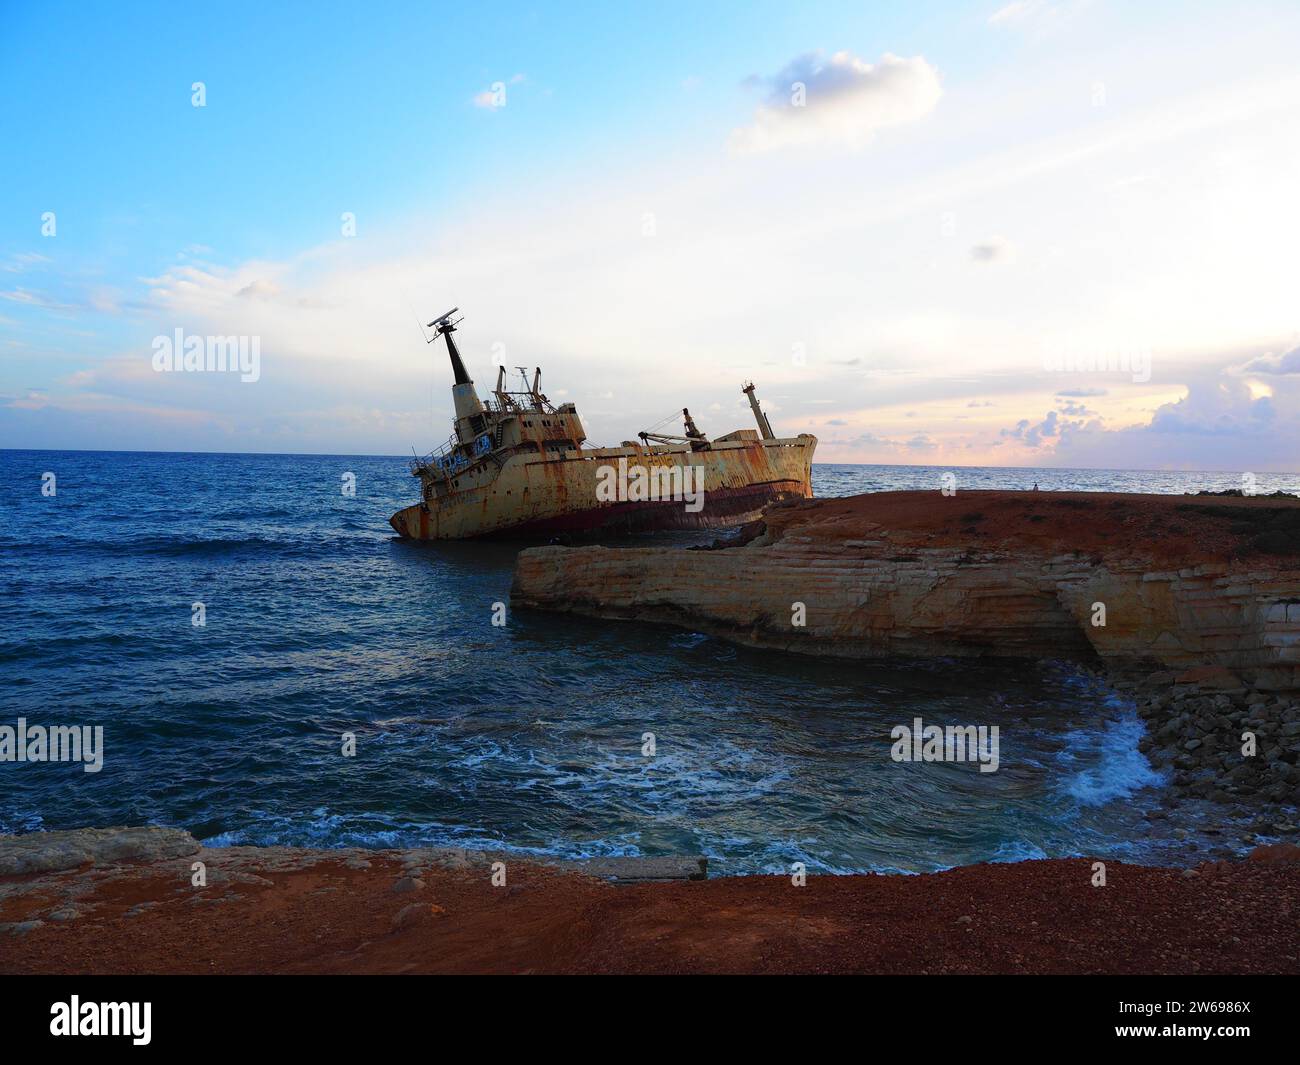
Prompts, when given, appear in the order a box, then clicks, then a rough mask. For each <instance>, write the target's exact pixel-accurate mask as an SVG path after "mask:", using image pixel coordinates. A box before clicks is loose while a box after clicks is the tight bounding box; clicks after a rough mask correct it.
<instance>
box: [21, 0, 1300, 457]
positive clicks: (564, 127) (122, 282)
mask: <svg viewBox="0 0 1300 1065" xmlns="http://www.w3.org/2000/svg"><path fill="white" fill-rule="evenodd" d="M467 8H470V5H455V6H451V5H446V6H444V5H429V4H375V5H364V6H363V5H346V4H312V5H307V4H257V5H253V4H224V5H221V6H220V7H219V8H217V9H212V8H208V7H202V6H196V5H186V6H183V7H175V6H172V5H161V4H160V5H152V4H139V3H128V4H124V5H114V6H112V7H109V6H107V5H94V4H58V3H53V4H50V3H42V4H25V3H15V2H12V0H11V2H8V3H6V4H4V5H3V6H2V7H0V137H2V138H3V143H4V145H5V162H4V166H3V167H0V446H5V447H24V446H32V447H86V448H95V447H105V448H116V447H121V448H162V449H168V450H233V451H245V450H247V451H329V452H347V451H372V452H381V453H403V452H405V451H407V450H408V449H409V448H410V447H411V446H415V447H416V448H417V449H419V450H423V449H425V448H427V447H429V446H431V445H432V444H433V443H435V442H436V441H437V440H439V439H441V438H442V437H444V436H445V435H446V433H447V431H448V429H449V425H448V418H449V413H450V404H449V400H448V395H447V385H448V383H449V382H448V376H447V372H446V367H445V366H444V365H443V360H442V358H441V353H440V352H439V354H438V355H437V356H436V357H435V356H433V355H432V354H431V352H430V350H429V349H427V348H425V346H424V344H423V342H422V340H421V338H420V336H419V333H418V330H417V329H416V326H415V323H414V319H413V314H415V313H418V314H420V315H422V316H427V315H431V314H432V313H434V312H435V311H441V310H443V309H445V307H444V305H446V306H449V305H451V304H452V303H460V304H461V305H462V308H463V309H464V310H465V312H466V314H467V321H466V324H465V328H464V332H463V333H462V339H463V344H464V347H465V348H466V350H467V354H468V356H469V357H470V359H471V361H472V366H471V370H472V372H473V373H474V374H475V376H476V378H477V380H478V382H479V384H480V386H482V387H486V386H487V385H488V384H489V383H490V379H491V377H492V376H493V369H492V359H493V353H494V352H496V353H504V354H503V355H502V356H501V357H503V358H504V360H505V361H506V362H508V363H509V364H510V365H515V364H516V363H518V364H528V365H533V364H535V363H537V362H540V363H541V365H542V367H543V373H544V378H543V380H544V383H546V384H547V387H548V390H549V391H550V393H551V395H552V397H553V398H557V397H558V396H559V395H560V394H561V393H563V394H564V397H565V398H568V399H572V400H574V401H575V402H577V403H578V404H579V409H580V410H581V411H583V412H584V414H585V415H586V417H587V421H588V423H589V425H590V428H591V430H592V435H593V437H594V438H596V440H597V442H601V443H616V442H618V440H620V439H623V438H625V437H629V436H631V435H633V434H634V433H635V432H636V431H637V430H638V429H640V428H643V427H644V425H645V424H648V423H649V422H650V421H657V420H658V419H659V417H661V416H662V415H663V414H664V413H665V412H666V411H667V410H670V409H672V408H673V407H680V406H681V405H683V404H684V403H685V404H689V405H691V406H692V408H693V409H695V410H698V411H701V412H705V413H704V414H703V415H702V417H703V419H704V420H705V421H707V422H709V423H710V424H708V425H707V426H706V428H707V429H709V430H710V431H726V430H728V429H731V428H733V427H735V426H737V425H744V424H747V420H746V415H745V411H744V408H743V397H741V396H740V394H739V387H738V386H739V384H740V382H741V380H742V379H744V378H748V377H754V378H756V379H757V380H758V382H759V386H760V395H762V396H763V397H764V400H765V403H767V405H768V406H769V408H770V410H771V412H772V414H773V420H774V422H775V423H776V424H777V426H778V428H779V429H780V430H782V431H784V432H789V433H794V432H800V431H805V432H815V433H816V434H817V435H818V436H819V437H820V438H821V439H822V447H821V450H820V451H819V457H820V458H823V459H826V460H834V459H839V460H842V461H853V460H860V461H896V462H910V461H917V462H938V461H942V462H966V463H992V462H1004V463H1006V464H1009V465H1011V464H1015V465H1023V464H1034V463H1043V464H1057V465H1067V464H1068V465H1153V466H1180V465H1181V466H1187V467H1192V468H1204V467H1206V466H1208V465H1214V466H1215V467H1216V468H1238V467H1242V468H1258V469H1295V468H1296V466H1297V465H1300V461H1298V456H1300V446H1297V436H1296V429H1295V423H1296V422H1297V421H1300V418H1295V417H1292V415H1294V414H1297V413H1300V405H1297V396H1296V384H1297V374H1295V373H1293V372H1288V367H1290V366H1291V362H1290V361H1288V354H1289V353H1290V352H1291V351H1292V350H1294V349H1295V348H1296V347H1297V345H1298V343H1300V333H1298V330H1300V322H1297V306H1300V301H1297V300H1295V299H1294V296H1293V294H1292V295H1291V296H1290V297H1288V295H1287V288H1288V286H1287V285H1286V284H1285V283H1284V278H1283V274H1284V272H1285V271H1286V270H1287V269H1290V265H1289V264H1290V263H1291V262H1292V260H1293V257H1294V256H1293V249H1294V247H1295V239H1296V237H1298V236H1300V230H1298V228H1297V227H1298V225H1300V223H1297V221H1296V217H1297V214H1298V213H1297V212H1296V211H1295V209H1294V191H1293V190H1294V188H1295V187H1297V178H1298V177H1300V148H1297V143H1300V138H1297V135H1296V134H1297V129H1300V87H1297V84H1296V76H1295V73H1294V72H1295V64H1294V55H1295V49H1296V45H1297V43H1300V11H1298V10H1297V9H1296V7H1295V5H1294V4H1281V3H1278V4H1245V5H1232V6H1228V5H1223V4H1195V3H1192V4H1173V3H1152V4H1143V5H1141V6H1140V10H1134V9H1133V6H1132V5H1119V4H1109V3H1104V2H1101V0H1095V2H1091V3H1089V2H1084V0H1073V2H1071V0H1062V2H1052V0H1015V2H1011V3H999V2H998V0H992V2H990V3H945V4H916V3H908V4H904V3H898V4H865V3H852V4H850V3H844V4H816V3H813V4H797V5H796V4H789V3H770V4H762V3H760V4H750V3H747V4H728V3H723V4H711V5H699V4H680V5H672V4H667V5H665V4H654V5H645V6H644V7H640V8H638V7H634V6H633V5H623V4H591V5H586V4H565V5H558V4H557V5H535V4H522V5H516V4H510V3H493V4H490V5H473V9H467ZM837 57H838V58H837ZM794 81H801V82H803V83H805V84H806V87H807V92H808V101H807V105H806V106H804V107H800V108H793V107H792V106H790V103H791V101H790V99H789V88H790V85H791V83H793V82H794ZM195 82H202V83H203V84H204V90H205V93H206V100H205V106H203V107H194V106H192V100H191V97H192V89H191V86H192V84H193V83H195ZM498 83H499V84H501V85H504V87H505V95H504V100H503V101H502V100H501V99H500V98H499V97H498V99H497V101H496V102H493V100H492V99H490V94H491V91H492V86H493V85H494V84H498ZM484 94H488V95H487V96H485V95H484ZM502 103H503V104H504V105H501V104H502ZM45 212H54V215H55V219H56V233H55V235H53V236H43V235H42V216H43V215H44V214H45ZM345 212H346V213H349V214H350V215H352V216H354V217H355V220H356V221H355V226H356V229H355V235H354V236H344V235H343V233H342V231H341V224H340V223H341V217H342V216H343V214H344V213H345ZM1290 287H1292V288H1293V286H1290ZM177 328H181V329H184V330H185V331H187V332H188V333H197V334H220V335H235V334H238V335H255V336H257V337H258V338H259V340H260V343H261V358H262V366H263V372H262V374H261V376H260V379H259V380H258V381H256V382H251V383H241V382H238V381H237V380H228V379H224V378H221V379H219V378H216V377H212V376H210V375H208V376H205V375H200V374H195V375H185V374H174V375H169V374H158V373H155V372H154V371H153V369H152V368H151V366H150V356H151V343H152V342H153V340H154V338H155V337H157V336H160V335H163V336H166V335H170V334H172V333H173V331H174V330H175V329H177ZM1063 353H1064V355H1065V356H1066V357H1067V358H1069V359H1075V360H1077V361H1079V362H1081V363H1082V362H1086V361H1087V360H1089V359H1092V360H1094V362H1095V361H1096V360H1098V359H1100V360H1101V361H1102V362H1103V363H1104V362H1105V360H1106V359H1109V360H1110V362H1111V363H1114V362H1115V361H1116V359H1117V358H1120V359H1122V360H1124V361H1125V365H1127V363H1128V361H1129V360H1132V361H1141V360H1142V359H1145V360H1148V361H1149V365H1150V372H1149V374H1141V373H1139V374H1133V373H1127V374H1126V373H1119V372H1116V371H1115V370H1102V371H1097V370H1087V371H1083V370H1079V371H1061V370H1059V369H1057V370H1055V371H1052V370H1049V369H1045V367H1046V366H1047V364H1048V361H1050V360H1048V361H1045V355H1054V356H1055V357H1057V361H1058V364H1059V362H1060V356H1061V355H1062V354H1063ZM475 360H476V361H475ZM1293 361H1294V360H1293ZM1090 365H1091V364H1090ZM1141 377H1145V378H1146V379H1145V380H1136V379H1135V378H1141ZM1139 453H1140V454H1142V455H1144V456H1146V457H1145V459H1144V460H1143V461H1133V460H1130V461H1127V462H1125V461H1123V459H1124V457H1125V456H1127V455H1137V454H1139Z"/></svg>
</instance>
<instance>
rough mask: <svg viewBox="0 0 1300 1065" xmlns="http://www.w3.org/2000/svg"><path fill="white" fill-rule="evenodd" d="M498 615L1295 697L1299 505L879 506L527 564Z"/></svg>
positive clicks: (802, 512)
mask: <svg viewBox="0 0 1300 1065" xmlns="http://www.w3.org/2000/svg"><path fill="white" fill-rule="evenodd" d="M512 598H513V600H514V603H515V605H516V606H519V607H531V608H537V609H543V610H554V611H568V612H573V613H579V614H586V615H591V616H595V617H604V618H629V619H639V620H645V621H656V622H668V623H672V624H676V625H681V626H685V627H689V628H691V629H694V630H697V631H703V632H708V633H711V634H714V635H717V636H721V637H724V638H727V639H731V640H735V641H737V642H740V643H745V644H750V645H753V646H760V647H775V648H781V649H782V650H787V651H797V652H807V653H813V654H819V655H834V656H841V657H851V658H858V657H863V658H866V657H882V656H891V655H911V656H926V657H930V656H969V655H1001V656H1016V657H1045V658H1067V659H1081V660H1085V661H1087V660H1091V661H1105V662H1114V663H1125V664H1156V665H1159V666H1163V667H1169V668H1174V669H1178V670H1185V669H1188V668H1190V667H1195V666H1220V667H1226V668H1228V669H1231V670H1233V671H1235V672H1236V673H1238V674H1239V675H1240V676H1242V677H1243V679H1245V680H1246V681H1247V682H1248V683H1250V684H1252V685H1254V686H1256V687H1260V688H1267V689H1279V690H1289V689H1294V688H1297V687H1300V500H1296V499H1293V498H1284V499H1278V498H1246V499H1240V498H1239V499H1222V498H1205V497H1196V498H1195V500H1194V501H1191V500H1189V499H1188V497H1181V496H1124V495H1113V494H1108V493H1046V492H1043V493H1039V492H964V493H959V494H958V496H954V497H945V496H943V495H942V494H941V493H940V492H937V491H936V492H889V493H878V494H872V495H864V496H855V497H850V498H847V499H835V500H812V501H806V502H802V503H798V504H794V505H784V506H780V507H776V508H772V509H770V510H769V511H768V512H767V514H766V515H765V521H764V526H763V528H762V529H761V530H758V535H756V536H754V537H753V538H752V539H750V540H749V541H748V542H746V543H742V544H740V545H738V546H735V547H725V548H723V549H718V550H691V549H685V550H684V549H676V548H605V547H582V548H564V547H543V548H533V549H530V550H527V551H524V552H522V553H521V554H520V555H519V559H518V563H517V566H516V571H515V581H514V588H513V592H512Z"/></svg>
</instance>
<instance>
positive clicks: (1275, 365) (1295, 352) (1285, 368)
mask: <svg viewBox="0 0 1300 1065" xmlns="http://www.w3.org/2000/svg"><path fill="white" fill-rule="evenodd" d="M1238 372H1240V373H1267V374H1292V373H1300V348H1292V349H1291V350H1290V351H1288V352H1287V353H1286V354H1285V355H1274V354H1272V353H1271V352H1270V353H1269V354H1267V355H1261V356H1260V357H1259V358H1257V359H1251V360H1250V362H1248V363H1246V364H1245V365H1244V366H1241V367H1240V368H1239V371H1238Z"/></svg>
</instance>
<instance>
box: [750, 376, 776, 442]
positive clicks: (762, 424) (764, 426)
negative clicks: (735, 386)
mask: <svg viewBox="0 0 1300 1065" xmlns="http://www.w3.org/2000/svg"><path fill="white" fill-rule="evenodd" d="M741 391H742V392H744V393H745V395H747V396H748V397H749V407H750V409H751V410H752V411H753V412H754V421H756V422H757V423H758V433H759V435H760V436H761V437H762V438H763V439H764V440H775V439H776V433H774V432H772V423H771V422H769V421H768V420H767V415H766V414H764V413H763V409H762V408H761V407H760V406H759V405H758V397H757V396H756V395H754V383H753V382H752V381H751V382H750V383H749V384H747V385H745V386H744V387H743V388H742V389H741Z"/></svg>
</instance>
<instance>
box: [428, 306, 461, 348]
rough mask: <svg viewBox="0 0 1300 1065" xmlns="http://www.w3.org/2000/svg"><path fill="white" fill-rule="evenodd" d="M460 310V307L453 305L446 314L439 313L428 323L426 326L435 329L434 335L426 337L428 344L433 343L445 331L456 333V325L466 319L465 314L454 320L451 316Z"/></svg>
mask: <svg viewBox="0 0 1300 1065" xmlns="http://www.w3.org/2000/svg"><path fill="white" fill-rule="evenodd" d="M458 310H460V308H459V307H453V308H452V309H451V310H449V311H448V312H447V313H446V314H443V315H439V316H438V317H437V318H435V319H434V320H433V321H432V322H430V323H429V324H428V326H427V327H426V328H428V329H432V330H433V336H431V337H428V338H426V340H425V343H426V344H432V343H433V342H434V341H435V340H437V339H438V338H439V337H440V336H442V334H443V333H454V332H455V331H456V326H458V325H460V323H461V322H463V321H464V320H465V316H464V315H463V314H462V315H461V316H460V317H459V318H457V319H456V320H455V321H454V322H453V321H452V319H451V316H452V315H453V314H455V313H456V312H457V311H458Z"/></svg>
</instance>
